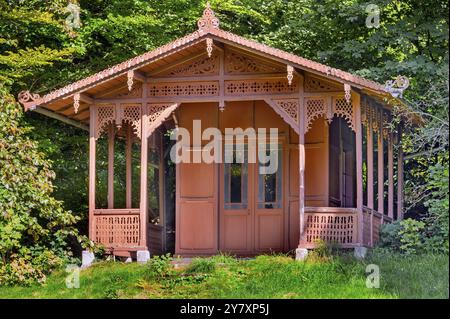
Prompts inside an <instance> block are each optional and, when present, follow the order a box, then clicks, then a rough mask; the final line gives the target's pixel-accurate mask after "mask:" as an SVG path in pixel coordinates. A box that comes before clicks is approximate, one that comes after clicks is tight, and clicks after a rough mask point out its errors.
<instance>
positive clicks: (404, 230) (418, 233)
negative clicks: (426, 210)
mask: <svg viewBox="0 0 450 319" xmlns="http://www.w3.org/2000/svg"><path fill="white" fill-rule="evenodd" d="M400 225H401V228H400V231H399V233H398V234H399V236H400V243H401V245H400V250H401V251H403V252H404V253H406V254H415V253H418V252H421V251H422V249H423V234H422V231H423V230H424V228H425V223H424V222H422V221H419V220H415V219H411V218H408V219H405V220H402V221H401V222H400Z"/></svg>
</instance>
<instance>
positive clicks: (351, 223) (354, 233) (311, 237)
mask: <svg viewBox="0 0 450 319" xmlns="http://www.w3.org/2000/svg"><path fill="white" fill-rule="evenodd" d="M304 227H305V229H304V234H303V237H302V240H301V246H302V247H304V248H314V247H316V245H317V242H318V241H324V242H326V243H332V244H336V245H338V246H339V247H343V248H350V247H354V246H356V245H357V244H358V243H357V238H358V214H357V210H356V208H339V207H306V208H305V225H304Z"/></svg>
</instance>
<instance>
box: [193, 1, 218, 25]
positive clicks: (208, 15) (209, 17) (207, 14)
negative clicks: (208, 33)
mask: <svg viewBox="0 0 450 319" xmlns="http://www.w3.org/2000/svg"><path fill="white" fill-rule="evenodd" d="M197 26H198V29H199V30H208V29H218V28H219V19H217V18H216V14H215V13H214V11H213V10H212V9H211V5H210V4H209V2H207V3H206V8H205V10H203V15H202V17H201V18H200V19H198V21H197Z"/></svg>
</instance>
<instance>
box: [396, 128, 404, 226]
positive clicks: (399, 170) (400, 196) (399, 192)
mask: <svg viewBox="0 0 450 319" xmlns="http://www.w3.org/2000/svg"><path fill="white" fill-rule="evenodd" d="M397 174H398V176H397V219H399V220H402V219H403V147H402V130H401V127H399V129H398V161H397Z"/></svg>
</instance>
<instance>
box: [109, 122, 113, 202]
mask: <svg viewBox="0 0 450 319" xmlns="http://www.w3.org/2000/svg"><path fill="white" fill-rule="evenodd" d="M114 135H115V128H114V124H110V126H109V127H108V209H113V208H114Z"/></svg>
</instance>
